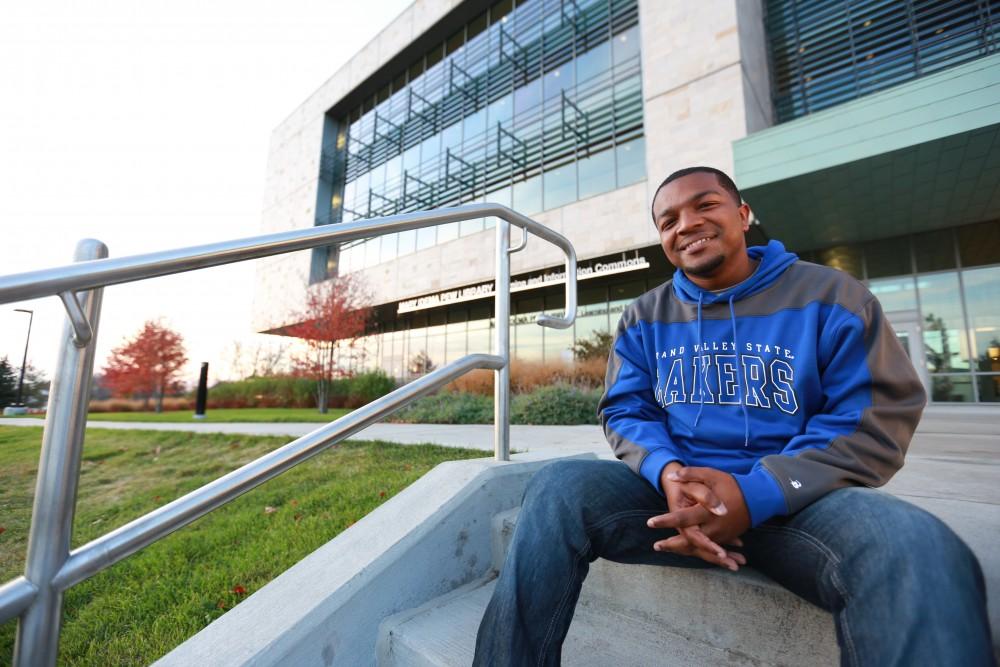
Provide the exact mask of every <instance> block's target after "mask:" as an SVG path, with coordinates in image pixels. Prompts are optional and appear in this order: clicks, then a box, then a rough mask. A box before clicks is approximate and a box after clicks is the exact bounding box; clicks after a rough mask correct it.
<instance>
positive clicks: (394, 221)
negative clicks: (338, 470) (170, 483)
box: [0, 204, 576, 667]
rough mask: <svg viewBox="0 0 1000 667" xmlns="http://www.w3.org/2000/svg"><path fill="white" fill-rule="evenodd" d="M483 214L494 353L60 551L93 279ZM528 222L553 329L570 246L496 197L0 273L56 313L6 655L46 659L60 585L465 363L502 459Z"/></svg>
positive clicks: (93, 322)
mask: <svg viewBox="0 0 1000 667" xmlns="http://www.w3.org/2000/svg"><path fill="white" fill-rule="evenodd" d="M487 216H494V217H496V218H498V219H499V221H498V223H497V225H496V255H495V258H496V289H495V291H494V306H495V313H494V316H495V318H496V322H497V326H496V328H495V330H494V336H495V347H496V354H470V355H467V356H465V357H462V358H461V359H458V360H457V361H454V362H452V363H450V364H447V365H446V366H444V367H442V368H439V369H437V370H435V371H433V372H431V373H428V374H427V375H425V376H423V377H421V378H418V379H417V380H414V381H412V382H410V383H408V384H406V385H404V386H402V387H400V388H398V389H396V390H395V391H393V392H391V393H390V394H388V395H386V396H383V397H382V398H380V399H377V400H375V401H373V402H371V403H369V404H368V405H366V406H364V407H362V408H359V409H357V410H355V411H353V412H351V413H350V414H348V415H346V416H344V417H341V418H340V419H337V420H336V421H333V422H331V423H329V424H326V425H324V426H321V427H320V428H318V429H316V430H315V431H312V432H311V433H309V434H307V435H305V436H302V437H301V438H298V439H296V440H293V441H292V442H290V443H288V444H287V445H285V446H283V447H281V448H279V449H277V450H275V451H273V452H270V453H268V454H266V455H264V456H262V457H260V458H258V459H256V460H254V461H252V462H250V463H248V464H246V465H244V466H243V467H241V468H238V469H237V470H234V471H232V472H230V473H229V474H227V475H224V476H222V477H220V478H218V479H216V480H214V481H212V482H209V483H208V484H206V485H204V486H202V487H200V488H198V489H197V490H195V491H192V492H191V493H188V494H187V495H185V496H182V497H181V498H178V499H176V500H174V501H173V502H170V503H168V504H166V505H164V506H162V507H160V508H158V509H156V510H153V511H152V512H149V513H148V514H145V515H144V516H142V517H139V518H138V519H136V520H134V521H132V522H130V523H128V524H126V525H124V526H122V527H120V528H118V529H116V530H114V531H112V532H110V533H107V534H105V535H103V536H101V537H99V538H97V539H95V540H92V541H90V542H88V543H87V544H85V545H83V546H82V547H79V548H77V549H74V550H73V551H72V552H70V550H69V546H70V537H71V533H72V523H73V514H74V512H75V506H76V489H77V484H78V481H79V475H80V460H81V454H82V450H83V435H84V428H85V425H86V419H87V406H88V402H89V400H88V398H89V394H90V383H91V379H92V376H93V366H94V349H95V347H96V342H95V341H96V338H97V331H98V321H99V319H100V312H101V298H102V295H103V288H104V287H106V286H108V285H117V284H121V283H127V282H134V281H138V280H145V279H147V278H154V277H158V276H165V275H170V274H174V273H181V272H185V271H193V270H196V269H202V268H207V267H211V266H220V265H223V264H231V263H234V262H241V261H246V260H249V259H257V258H260V257H268V256H271V255H278V254H283V253H287V252H295V251H298V250H307V249H310V248H316V247H320V246H326V245H330V244H333V243H343V242H346V241H350V240H354V239H361V238H370V237H375V236H381V235H383V234H391V233H394V232H401V231H407V230H411V229H419V228H421V227H430V226H433V225H440V224H445V223H450V222H459V221H462V220H467V219H471V218H480V217H487ZM512 224H513V225H515V226H518V227H521V228H522V229H523V234H524V236H523V239H522V241H521V243H520V244H519V245H518V247H516V248H511V247H510V225H512ZM529 232H530V233H531V234H534V235H535V236H538V237H539V238H542V239H545V240H546V241H549V242H550V243H552V244H554V245H556V246H558V247H559V248H561V249H562V250H563V252H564V253H565V255H566V261H565V264H566V288H565V294H566V309H565V314H564V317H554V316H551V315H545V314H542V315H539V316H538V319H537V322H538V324H540V325H542V326H547V327H552V328H556V329H565V328H567V327H569V326H571V325H572V324H573V320H574V319H575V316H576V252H575V251H574V249H573V246H572V244H571V243H570V242H569V241H568V240H567V239H566V238H565V237H564V236H562V235H561V234H558V233H557V232H554V231H552V230H550V229H548V228H547V227H544V226H543V225H540V224H539V223H537V222H535V221H534V220H531V219H530V218H527V217H525V216H523V215H521V214H520V213H517V212H516V211H512V210H511V209H509V208H507V207H505V206H499V205H496V204H467V205H465V206H457V207H453V208H448V209H439V210H434V211H418V212H415V213H405V214H401V215H393V216H388V217H385V218H376V219H370V220H357V221H355V222H350V223H344V224H339V225H331V226H324V227H317V228H312V229H305V230H296V231H290V232H281V233H278V234H268V235H264V236H257V237H252V238H246V239H237V240H234V241H224V242H221V243H212V244H207V245H201V246H194V247H190V248H181V249H178V250H168V251H162V252H155V253H149V254H145V255H135V256H132V257H122V258H113V259H108V258H107V248H106V247H105V246H104V244H102V243H100V242H99V241H94V240H92V239H86V240H84V241H81V242H80V243H79V244H78V246H77V251H76V257H75V259H76V263H74V264H70V265H66V266H61V267H57V268H54V269H48V270H44V271H31V272H27V273H19V274H13V275H9V276H0V304H3V303H10V302H13V301H22V300H26V299H33V298H39V297H44V296H54V295H57V296H59V297H60V298H61V299H62V302H63V305H64V306H65V308H66V313H67V320H66V325H65V333H64V335H63V340H62V349H61V351H60V356H59V362H58V365H57V368H56V371H55V373H53V377H52V385H51V388H50V391H49V405H48V410H47V415H46V419H45V430H44V433H43V436H42V451H41V455H40V461H39V467H38V477H37V483H36V489H35V498H34V505H33V508H32V522H31V532H30V535H29V539H28V557H27V562H26V566H25V574H24V576H21V577H18V578H16V579H13V580H11V581H9V582H7V583H5V584H4V585H2V586H0V623H3V622H6V621H7V620H9V619H11V618H14V617H15V616H20V617H21V619H20V622H19V624H18V631H17V641H16V644H15V648H14V662H15V664H16V665H17V666H18V667H27V666H28V665H30V666H32V667H34V666H35V665H41V666H45V665H55V664H56V658H57V652H58V645H59V632H60V628H61V625H62V596H63V593H64V592H65V591H66V590H67V589H68V588H69V587H71V586H73V585H75V584H77V583H80V582H81V581H84V580H85V579H87V578H88V577H91V576H93V575H94V574H96V573H98V572H100V571H101V570H103V569H105V568H107V567H109V566H111V565H113V564H114V563H117V562H118V561H120V560H122V559H123V558H126V557H128V556H129V555H131V554H133V553H135V552H136V551H138V550H140V549H142V548H143V547H145V546H148V545H149V544H151V543H153V542H155V541H156V540H158V539H161V538H163V537H165V536H166V535H169V534H170V533H172V532H173V531H175V530H177V529H179V528H182V527H184V526H186V525H187V524H189V523H191V522H192V521H194V520H196V519H198V518H199V517H201V516H204V515H205V514H206V513H208V512H210V511H212V510H214V509H216V508H218V507H220V506H222V505H224V504H225V503H227V502H229V501H230V500H233V499H234V498H236V497H238V496H240V495H241V494H243V493H246V492H247V491H249V490H251V489H253V488H254V487H256V486H258V485H259V484H262V483H263V482H265V481H267V480H269V479H271V478H273V477H275V476H277V475H280V474H281V473H282V472H285V471H286V470H288V469H289V468H292V467H293V466H295V465H297V464H299V463H301V462H302V461H305V460H306V459H308V458H311V457H312V456H315V455H316V454H318V453H320V452H321V451H323V450H325V449H327V448H328V447H330V446H332V445H333V444H335V443H337V442H340V441H341V440H344V439H345V438H348V437H350V436H351V435H353V434H355V433H357V432H358V431H360V430H362V429H364V428H365V427H367V426H369V425H371V424H373V423H375V422H377V421H379V420H381V419H383V418H385V417H386V416H388V415H389V414H391V413H393V412H395V411H396V410H399V409H401V408H402V407H404V406H406V405H408V404H409V403H411V402H412V401H414V400H416V399H417V398H419V397H421V396H424V395H426V394H428V393H430V392H432V391H434V390H435V389H438V388H440V387H442V386H444V385H445V384H447V383H448V382H451V381H452V380H454V379H456V378H458V377H460V376H461V375H463V374H465V373H467V372H469V371H471V370H473V369H477V368H486V369H492V370H493V371H494V372H495V379H494V422H493V426H494V454H495V456H496V458H497V460H501V461H504V460H508V459H509V458H510V420H509V412H510V254H511V253H512V252H517V251H518V250H520V249H522V248H523V247H524V244H525V243H526V241H527V236H528V233H529Z"/></svg>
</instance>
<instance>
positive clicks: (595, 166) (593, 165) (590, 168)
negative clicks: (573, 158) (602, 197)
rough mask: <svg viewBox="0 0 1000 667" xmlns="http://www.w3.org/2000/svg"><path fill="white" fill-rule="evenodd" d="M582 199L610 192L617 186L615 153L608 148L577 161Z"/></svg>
mask: <svg viewBox="0 0 1000 667" xmlns="http://www.w3.org/2000/svg"><path fill="white" fill-rule="evenodd" d="M577 169H578V171H579V183H580V199H586V198H587V197H593V196H594V195H598V194H601V193H602V192H608V191H609V190H614V188H615V179H614V172H615V153H614V151H613V150H611V149H608V150H604V151H601V152H600V153H595V154H594V155H592V156H590V157H586V158H583V159H582V160H580V161H579V162H578V163H577Z"/></svg>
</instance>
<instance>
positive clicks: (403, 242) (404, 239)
mask: <svg viewBox="0 0 1000 667" xmlns="http://www.w3.org/2000/svg"><path fill="white" fill-rule="evenodd" d="M416 249H417V230H415V229H408V230H406V231H405V232H400V233H399V251H398V252H399V254H400V255H406V254H408V253H411V252H413V251H414V250H416Z"/></svg>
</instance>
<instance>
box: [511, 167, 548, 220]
mask: <svg viewBox="0 0 1000 667" xmlns="http://www.w3.org/2000/svg"><path fill="white" fill-rule="evenodd" d="M513 208H514V210H515V211H517V212H518V213H522V214H524V215H531V214H532V213H538V212H539V211H541V210H542V179H541V177H540V176H532V177H531V178H529V179H528V180H526V181H522V182H520V183H515V184H514V206H513Z"/></svg>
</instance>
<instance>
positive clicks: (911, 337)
mask: <svg viewBox="0 0 1000 667" xmlns="http://www.w3.org/2000/svg"><path fill="white" fill-rule="evenodd" d="M885 316H886V317H887V318H888V320H889V324H891V325H892V328H893V331H895V332H896V338H898V339H899V342H900V343H901V344H902V345H903V349H904V350H906V354H907V355H908V356H909V357H910V362H911V363H912V364H913V367H914V368H915V369H916V370H917V375H918V376H920V382H921V384H923V385H924V390H925V391H926V392H927V395H928V396H930V395H931V378H930V374H929V373H928V372H927V362H926V361H925V359H924V336H923V331H922V329H921V327H920V313H918V312H917V311H915V310H895V311H892V312H888V313H886V314H885Z"/></svg>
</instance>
